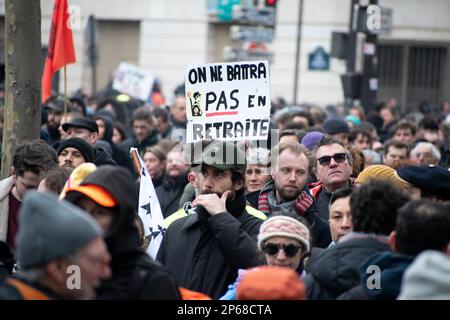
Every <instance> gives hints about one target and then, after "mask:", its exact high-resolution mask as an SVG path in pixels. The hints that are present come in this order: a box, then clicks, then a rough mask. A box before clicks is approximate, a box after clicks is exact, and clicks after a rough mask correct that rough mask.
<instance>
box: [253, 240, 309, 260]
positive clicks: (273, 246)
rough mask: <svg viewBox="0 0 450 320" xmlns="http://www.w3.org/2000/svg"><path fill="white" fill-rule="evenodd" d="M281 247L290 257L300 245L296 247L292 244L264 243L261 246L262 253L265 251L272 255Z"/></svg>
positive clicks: (296, 251)
mask: <svg viewBox="0 0 450 320" xmlns="http://www.w3.org/2000/svg"><path fill="white" fill-rule="evenodd" d="M281 249H283V251H284V253H285V254H286V256H287V257H289V258H292V257H294V256H295V255H296V254H297V253H298V251H299V250H300V249H301V247H298V246H296V245H293V244H288V245H286V244H279V243H266V244H265V245H264V247H263V248H262V251H263V252H264V253H267V254H268V255H269V256H273V255H276V254H277V253H278V251H280V250H281Z"/></svg>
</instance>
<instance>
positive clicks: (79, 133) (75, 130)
mask: <svg viewBox="0 0 450 320" xmlns="http://www.w3.org/2000/svg"><path fill="white" fill-rule="evenodd" d="M62 128H63V130H64V131H65V132H67V137H68V138H75V137H76V138H80V139H83V140H84V141H86V142H87V143H89V144H90V145H91V146H92V147H93V148H94V160H93V161H92V162H93V163H94V164H95V165H97V166H101V165H107V164H109V165H116V164H117V163H116V162H115V161H114V160H113V159H112V157H111V153H110V151H108V150H107V149H110V148H111V146H110V145H109V144H108V143H107V142H105V141H102V143H101V144H99V142H100V140H99V139H98V125H97V123H96V122H95V121H94V120H91V119H88V118H79V119H73V120H72V121H70V122H66V123H64V124H63V125H62ZM105 145H106V148H105V147H104V146H105Z"/></svg>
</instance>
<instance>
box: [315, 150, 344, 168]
mask: <svg viewBox="0 0 450 320" xmlns="http://www.w3.org/2000/svg"><path fill="white" fill-rule="evenodd" d="M331 158H333V159H334V161H336V163H342V162H344V161H345V159H347V155H346V154H345V153H335V154H333V155H332V156H323V157H320V158H319V159H317V161H319V163H320V165H321V166H329V165H330V163H331Z"/></svg>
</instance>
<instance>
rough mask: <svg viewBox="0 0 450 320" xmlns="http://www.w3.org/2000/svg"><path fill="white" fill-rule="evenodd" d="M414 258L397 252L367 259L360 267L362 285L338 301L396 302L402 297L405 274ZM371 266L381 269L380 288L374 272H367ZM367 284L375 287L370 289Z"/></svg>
mask: <svg viewBox="0 0 450 320" xmlns="http://www.w3.org/2000/svg"><path fill="white" fill-rule="evenodd" d="M414 258H415V257H414V256H409V255H403V254H399V253H395V252H390V251H385V252H378V253H375V254H373V255H371V256H370V257H369V258H367V259H366V260H365V261H364V262H363V263H362V264H361V267H360V284H359V285H358V286H356V287H355V288H353V289H351V290H349V291H347V292H345V293H343V294H341V295H340V296H339V297H338V300H396V299H397V297H398V296H399V295H400V288H401V285H402V280H403V274H404V273H405V270H406V269H407V268H408V267H409V266H410V265H411V263H412V262H413V260H414ZM370 266H377V267H378V268H379V269H380V272H381V274H379V283H378V284H379V287H376V283H374V281H373V279H369V278H370V277H372V276H373V275H374V273H373V272H367V270H368V268H369V267H370ZM367 283H369V284H372V285H374V284H375V286H374V287H371V288H369V287H368V286H367Z"/></svg>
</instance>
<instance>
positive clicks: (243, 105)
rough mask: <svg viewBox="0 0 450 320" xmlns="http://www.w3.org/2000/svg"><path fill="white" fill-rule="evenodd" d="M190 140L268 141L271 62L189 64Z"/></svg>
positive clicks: (187, 71) (187, 90)
mask: <svg viewBox="0 0 450 320" xmlns="http://www.w3.org/2000/svg"><path fill="white" fill-rule="evenodd" d="M185 76H186V78H185V79H186V80H185V86H186V115H187V119H188V123H187V132H186V137H187V142H188V143H191V142H197V141H202V140H204V139H217V140H222V141H240V140H265V139H267V136H268V133H269V122H270V107H271V102H270V78H269V64H268V62H267V61H246V62H234V63H214V64H191V65H188V66H187V67H186V75H185Z"/></svg>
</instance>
